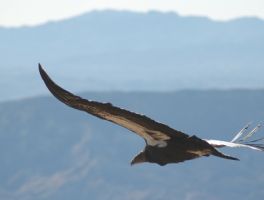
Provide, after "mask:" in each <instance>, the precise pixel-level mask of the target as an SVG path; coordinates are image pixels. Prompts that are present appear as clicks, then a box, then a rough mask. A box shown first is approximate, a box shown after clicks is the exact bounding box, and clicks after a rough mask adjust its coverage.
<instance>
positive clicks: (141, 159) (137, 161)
mask: <svg viewBox="0 0 264 200" xmlns="http://www.w3.org/2000/svg"><path fill="white" fill-rule="evenodd" d="M146 161H147V160H146V154H145V152H140V153H139V154H138V155H136V156H135V158H133V160H132V161H131V163H130V164H131V166H132V165H135V164H140V163H143V162H146Z"/></svg>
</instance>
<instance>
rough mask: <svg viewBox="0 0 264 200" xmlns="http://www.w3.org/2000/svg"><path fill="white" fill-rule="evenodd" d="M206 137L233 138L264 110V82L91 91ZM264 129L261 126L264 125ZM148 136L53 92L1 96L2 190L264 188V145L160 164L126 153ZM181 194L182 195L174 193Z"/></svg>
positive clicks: (245, 192) (5, 195) (47, 193)
mask: <svg viewBox="0 0 264 200" xmlns="http://www.w3.org/2000/svg"><path fill="white" fill-rule="evenodd" d="M83 96H87V97H90V98H92V99H95V100H100V101H107V102H109V101H110V102H112V103H114V104H115V105H118V106H121V107H123V108H127V109H130V110H133V111H136V112H139V113H144V114H146V115H148V116H149V117H152V118H153V119H155V120H158V121H161V122H164V123H166V124H168V125H169V126H171V127H173V128H177V129H178V130H181V131H184V132H186V133H188V134H190V135H192V134H196V135H197V136H199V137H201V138H214V139H225V140H229V139H231V138H232V137H233V136H234V134H235V133H236V132H237V131H238V130H239V129H240V128H242V127H243V126H244V125H245V124H246V123H247V122H249V121H253V122H254V125H255V124H256V123H257V122H259V121H262V120H263V119H264V104H263V102H264V91H263V90H255V91H250V90H231V91H182V92H174V93H153V92H152V93H151V92H149V93H141V92H133V93H127V92H126V93H121V92H118V93H117V92H116V93H85V94H83ZM263 132H264V131H263V130H261V131H260V132H259V133H258V136H259V137H261V136H263V135H264V133H263ZM143 146H144V142H143V140H142V139H140V138H139V137H138V136H136V135H135V134H133V133H131V132H129V131H127V130H126V129H123V128H121V127H119V126H116V125H113V124H111V123H109V122H106V121H103V120H99V119H97V118H94V117H92V116H90V115H87V114H85V113H82V112H79V111H74V110H73V109H70V108H68V107H66V106H65V105H63V104H61V103H60V102H58V101H57V100H56V99H55V98H53V97H49V98H47V97H38V98H31V99H25V100H22V101H12V102H6V103H1V104H0V163H1V164H0V165H1V171H0V177H1V178H0V199H5V200H13V199H20V200H57V199H64V200H72V199H78V200H87V199H93V200H105V199H108V200H132V199H137V200H146V199H148V200H149V199H153V200H160V199H166V200H174V199H182V200H195V199H203V200H211V199H215V200H221V199H227V200H229V199H230V200H231V199H240V200H248V199H261V198H262V197H263V184H264V179H263V175H264V174H263V162H264V154H263V153H260V152H253V151H250V150H245V149H234V150H228V149H222V151H223V152H225V153H228V154H231V155H233V156H237V157H239V158H240V159H241V161H239V162H237V161H230V160H224V159H220V158H216V157H209V158H200V159H196V160H193V161H188V162H185V163H182V164H177V165H176V164H171V165H167V166H164V167H160V166H158V165H154V164H142V165H138V166H133V167H131V166H130V164H129V162H130V160H131V159H132V157H133V156H134V155H135V154H136V153H137V152H138V151H140V150H141V149H142V148H143ZM176 197H177V198H176Z"/></svg>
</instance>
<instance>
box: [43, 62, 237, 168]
mask: <svg viewBox="0 0 264 200" xmlns="http://www.w3.org/2000/svg"><path fill="white" fill-rule="evenodd" d="M39 72H40V75H41V77H42V79H43V81H44V82H45V84H46V86H47V88H48V89H49V90H50V92H51V93H52V94H53V95H54V96H55V97H56V98H57V99H58V100H60V101H61V102H63V103H65V104H66V105H68V106H70V107H72V108H75V109H78V110H82V111H85V112H87V113H89V114H92V115H94V116H96V117H99V118H101V119H104V120H107V121H110V122H113V123H115V124H118V125H120V126H122V127H124V128H127V129H129V130H130V131H132V132H134V133H136V134H137V135H139V136H141V137H142V138H144V140H145V142H146V146H145V148H144V150H143V151H142V152H140V153H139V154H138V155H137V156H136V157H135V158H134V159H133V160H132V162H131V164H132V165H133V164H136V163H142V162H151V163H157V164H159V165H166V164H168V163H178V162H183V161H185V160H191V159H195V158H198V157H201V156H210V155H214V156H218V157H221V158H226V159H231V160H238V159H237V158H234V157H231V156H227V155H224V154H223V153H221V152H219V151H217V150H216V149H215V148H214V146H213V145H211V144H209V143H208V142H207V141H205V140H202V139H200V138H198V137H196V136H188V135H187V134H185V133H183V132H180V131H177V130H175V129H172V128H170V127H169V126H167V125H165V124H162V123H159V122H156V121H154V120H152V119H150V118H148V117H147V116H144V115H140V114H137V113H134V112H130V111H127V110H125V109H121V108H118V107H115V106H113V105H112V104H110V103H100V102H96V101H90V100H86V99H83V98H81V97H79V96H76V95H74V94H72V93H70V92H68V91H66V90H64V89H63V88H61V87H60V86H58V85H57V84H56V83H54V82H53V81H52V80H51V79H50V77H49V76H48V75H47V73H46V72H45V71H44V70H43V68H42V67H41V65H39Z"/></svg>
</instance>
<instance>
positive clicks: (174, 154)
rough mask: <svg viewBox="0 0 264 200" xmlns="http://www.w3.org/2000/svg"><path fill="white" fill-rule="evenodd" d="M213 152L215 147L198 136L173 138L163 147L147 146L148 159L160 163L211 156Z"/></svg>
mask: <svg viewBox="0 0 264 200" xmlns="http://www.w3.org/2000/svg"><path fill="white" fill-rule="evenodd" d="M212 152H214V148H211V145H209V144H208V143H207V142H205V141H203V140H201V139H199V138H198V137H196V136H191V137H188V138H182V139H179V138H172V139H170V140H168V141H167V146H166V147H163V148H159V147H157V146H150V145H147V146H146V148H145V153H146V157H147V160H148V161H149V162H152V163H157V164H159V165H166V164H168V163H179V162H183V161H185V160H191V159H194V158H197V157H200V156H209V155H210V154H211V153H212Z"/></svg>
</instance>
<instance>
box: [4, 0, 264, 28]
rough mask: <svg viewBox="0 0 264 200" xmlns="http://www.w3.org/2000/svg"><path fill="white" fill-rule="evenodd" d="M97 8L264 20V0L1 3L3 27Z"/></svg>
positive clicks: (32, 0)
mask: <svg viewBox="0 0 264 200" xmlns="http://www.w3.org/2000/svg"><path fill="white" fill-rule="evenodd" d="M94 9H119V10H120V9H122V10H123V9H126V10H135V11H144V12H145V11H148V10H160V11H175V12H178V13H179V14H181V15H202V16H208V17H210V18H213V19H217V20H227V19H232V18H237V17H241V16H258V17H260V18H263V19H264V0H8V1H7V0H0V26H1V25H2V26H21V25H35V24H39V23H43V22H46V21H50V20H59V19H63V18H68V17H71V16H75V15H78V14H81V13H84V12H87V11H90V10H94Z"/></svg>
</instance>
